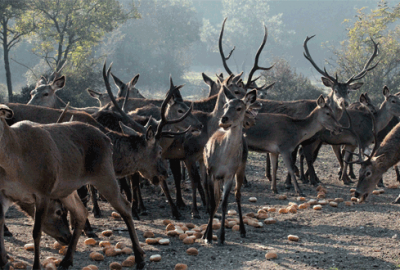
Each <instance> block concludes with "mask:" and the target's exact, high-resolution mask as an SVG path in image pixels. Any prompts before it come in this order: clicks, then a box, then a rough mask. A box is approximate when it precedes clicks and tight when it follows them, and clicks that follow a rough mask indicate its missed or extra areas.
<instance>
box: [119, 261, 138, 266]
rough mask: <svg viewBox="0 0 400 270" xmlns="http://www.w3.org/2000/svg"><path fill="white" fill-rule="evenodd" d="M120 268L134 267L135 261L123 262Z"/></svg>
mask: <svg viewBox="0 0 400 270" xmlns="http://www.w3.org/2000/svg"><path fill="white" fill-rule="evenodd" d="M121 265H122V267H132V266H134V265H135V261H131V260H125V261H123V262H122V264H121Z"/></svg>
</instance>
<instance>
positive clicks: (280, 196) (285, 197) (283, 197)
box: [278, 195, 287, 200]
mask: <svg viewBox="0 0 400 270" xmlns="http://www.w3.org/2000/svg"><path fill="white" fill-rule="evenodd" d="M278 199H279V200H286V199H287V196H286V195H279V196H278Z"/></svg>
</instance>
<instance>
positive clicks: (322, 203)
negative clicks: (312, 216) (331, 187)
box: [318, 200, 328, 205]
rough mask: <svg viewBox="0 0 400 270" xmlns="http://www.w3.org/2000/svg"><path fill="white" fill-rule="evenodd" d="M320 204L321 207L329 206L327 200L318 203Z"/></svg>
mask: <svg viewBox="0 0 400 270" xmlns="http://www.w3.org/2000/svg"><path fill="white" fill-rule="evenodd" d="M318 204H320V205H327V204H328V201H327V200H320V201H318Z"/></svg>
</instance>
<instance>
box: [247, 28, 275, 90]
mask: <svg viewBox="0 0 400 270" xmlns="http://www.w3.org/2000/svg"><path fill="white" fill-rule="evenodd" d="M267 37H268V30H267V27H266V26H265V25H264V39H263V41H262V43H261V45H260V48H258V50H257V53H256V58H255V59H254V65H253V68H252V69H251V71H250V73H249V77H248V78H247V82H246V85H245V89H248V88H249V87H250V85H251V83H252V80H251V78H252V77H253V75H254V72H256V71H257V70H258V69H260V70H270V69H271V68H273V67H274V66H275V64H273V65H272V66H270V67H267V68H265V67H260V66H259V65H258V60H259V58H260V55H261V52H262V50H263V49H264V46H265V43H266V42H267Z"/></svg>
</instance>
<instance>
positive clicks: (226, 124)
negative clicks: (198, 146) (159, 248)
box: [203, 86, 257, 245]
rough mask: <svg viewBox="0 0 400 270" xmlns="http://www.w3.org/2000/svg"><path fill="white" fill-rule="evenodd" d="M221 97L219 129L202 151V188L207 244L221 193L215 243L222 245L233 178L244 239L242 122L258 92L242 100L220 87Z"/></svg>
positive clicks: (244, 144)
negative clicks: (208, 215)
mask: <svg viewBox="0 0 400 270" xmlns="http://www.w3.org/2000/svg"><path fill="white" fill-rule="evenodd" d="M223 95H224V97H225V99H226V104H225V105H224V110H223V114H222V117H221V118H220V119H219V123H218V125H219V127H221V129H218V130H217V131H215V133H214V134H213V135H212V136H211V137H210V138H209V139H208V141H207V143H206V145H205V147H204V151H203V160H204V170H205V179H204V181H205V187H206V191H207V197H208V203H207V204H208V211H209V214H210V218H209V221H208V225H207V229H206V232H205V234H204V236H203V238H204V239H207V242H209V243H211V242H212V231H213V230H212V224H213V218H214V215H215V213H216V211H217V208H218V205H219V202H220V199H221V192H220V190H221V188H222V189H223V191H222V219H221V224H222V225H221V228H220V231H219V237H218V243H219V244H220V245H223V244H224V242H225V225H224V224H225V215H226V211H227V206H228V197H229V193H230V190H231V188H232V185H233V181H234V177H235V176H236V190H235V198H236V203H237V205H238V212H239V220H240V235H241V237H245V236H246V230H245V227H244V223H243V218H242V209H241V202H240V201H241V192H240V189H241V186H242V184H243V181H244V170H245V168H246V162H247V154H248V153H247V147H246V142H245V139H244V137H243V121H244V117H245V113H246V110H247V109H249V108H250V106H251V105H252V104H253V103H255V101H256V99H257V90H252V91H250V92H248V93H247V94H246V95H245V96H244V97H243V98H242V99H238V98H236V97H235V96H234V95H232V94H231V93H230V92H229V90H228V89H227V88H226V87H225V86H223Z"/></svg>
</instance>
